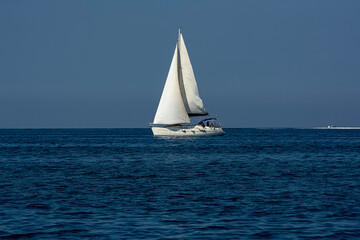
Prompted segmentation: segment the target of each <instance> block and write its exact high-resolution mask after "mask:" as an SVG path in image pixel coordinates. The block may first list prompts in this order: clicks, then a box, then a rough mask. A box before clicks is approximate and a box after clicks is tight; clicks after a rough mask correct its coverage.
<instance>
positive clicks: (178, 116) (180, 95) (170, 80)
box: [154, 30, 208, 125]
mask: <svg viewBox="0 0 360 240" xmlns="http://www.w3.org/2000/svg"><path fill="white" fill-rule="evenodd" d="M207 114H208V113H207V112H206V111H205V108H204V104H203V101H202V100H201V98H200V96H199V90H198V86H197V84H196V80H195V75H194V71H193V68H192V66H191V62H190V58H189V55H188V52H187V50H186V46H185V42H184V39H183V37H182V34H181V33H180V30H179V39H178V43H177V44H176V47H175V52H174V56H173V58H172V61H171V65H170V70H169V73H168V76H167V78H166V82H165V86H164V90H163V92H162V95H161V98H160V102H159V106H158V109H157V111H156V114H155V118H154V124H164V125H174V124H182V123H190V118H189V116H204V115H207Z"/></svg>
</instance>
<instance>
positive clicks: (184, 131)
mask: <svg viewBox="0 0 360 240" xmlns="http://www.w3.org/2000/svg"><path fill="white" fill-rule="evenodd" d="M151 130H152V131H153V134H154V136H216V135H218V136H221V135H225V132H224V130H223V129H222V128H221V127H216V128H212V127H202V126H195V127H194V126H171V127H151Z"/></svg>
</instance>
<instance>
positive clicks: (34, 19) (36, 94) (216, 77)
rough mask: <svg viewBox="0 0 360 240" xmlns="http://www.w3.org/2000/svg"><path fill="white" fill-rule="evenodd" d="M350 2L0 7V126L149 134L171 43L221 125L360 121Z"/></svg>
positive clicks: (357, 16)
mask: <svg viewBox="0 0 360 240" xmlns="http://www.w3.org/2000/svg"><path fill="white" fill-rule="evenodd" d="M359 24H360V1H356V0H354V1H351V0H347V1H340V0H338V1H331V0H323V1H321V0H318V1H313V0H309V1H291V0H284V1H267V0H266V1H253V0H248V1H240V0H239V1H209V0H206V1H205V0H204V1H168V0H164V1H148V0H146V1H60V0H59V1H10V0H8V1H4V0H2V1H0V128H39V127H44V128H48V127H65V128H67V127H80V128H87V127H104V128H112V127H148V123H149V122H151V121H152V120H153V117H154V114H155V111H156V108H157V104H158V102H159V99H160V95H161V92H162V88H163V85H164V82H165V78H166V76H167V72H168V70H169V66H170V61H171V57H172V54H173V51H174V48H175V43H176V40H177V29H178V27H181V28H182V29H183V34H184V39H185V42H186V44H187V47H188V51H189V54H190V58H191V60H192V64H193V67H194V70H195V76H196V77H197V80H198V84H199V89H200V94H201V96H202V97H203V100H204V102H205V107H206V108H207V110H209V111H210V112H212V113H218V114H220V115H221V119H222V122H223V126H224V127H313V126H325V125H327V124H330V123H332V124H336V125H343V126H359V125H360V25H359Z"/></svg>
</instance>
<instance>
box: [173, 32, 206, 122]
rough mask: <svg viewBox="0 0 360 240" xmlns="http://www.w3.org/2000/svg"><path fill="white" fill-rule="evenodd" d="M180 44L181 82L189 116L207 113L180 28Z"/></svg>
mask: <svg viewBox="0 0 360 240" xmlns="http://www.w3.org/2000/svg"><path fill="white" fill-rule="evenodd" d="M178 45H179V53H180V54H179V59H180V63H179V84H180V90H181V95H182V97H183V100H184V105H185V108H186V111H187V113H188V114H189V116H202V115H207V112H206V111H205V108H204V104H203V101H202V100H201V98H200V96H199V89H198V86H197V84H196V80H195V75H194V71H193V68H192V66H191V62H190V58H189V54H188V52H187V50H186V46H185V42H184V39H183V36H182V34H181V33H180V30H179V40H178Z"/></svg>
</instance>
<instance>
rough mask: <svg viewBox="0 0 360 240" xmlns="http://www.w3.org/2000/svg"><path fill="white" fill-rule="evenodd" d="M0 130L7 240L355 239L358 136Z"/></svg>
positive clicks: (359, 213) (359, 206)
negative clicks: (174, 135)
mask: <svg viewBox="0 0 360 240" xmlns="http://www.w3.org/2000/svg"><path fill="white" fill-rule="evenodd" d="M225 131H226V132H227V135H225V136H219V137H199V138H161V137H154V136H153V135H152V133H151V130H150V129H23V130H11V129H9V130H5V129H3V130H0V239H359V238H360V130H327V129H324V130H320V129H225Z"/></svg>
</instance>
